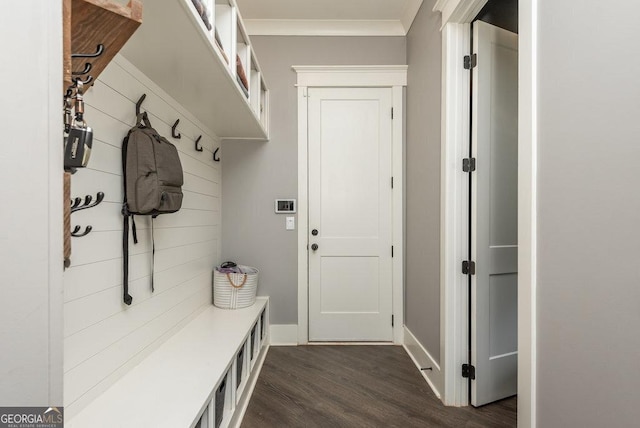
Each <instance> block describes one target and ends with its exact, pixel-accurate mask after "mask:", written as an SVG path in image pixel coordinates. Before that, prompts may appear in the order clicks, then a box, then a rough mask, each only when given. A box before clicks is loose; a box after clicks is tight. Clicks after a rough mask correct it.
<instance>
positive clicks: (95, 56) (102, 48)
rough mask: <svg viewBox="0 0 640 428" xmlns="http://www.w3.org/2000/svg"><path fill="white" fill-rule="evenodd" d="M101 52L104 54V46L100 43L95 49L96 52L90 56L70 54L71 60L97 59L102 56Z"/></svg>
mask: <svg viewBox="0 0 640 428" xmlns="http://www.w3.org/2000/svg"><path fill="white" fill-rule="evenodd" d="M103 52H104V45H103V44H102V43H100V44H99V45H98V47H97V48H96V52H95V53H92V54H85V53H79V54H71V58H98V57H99V56H100V55H102V53H103Z"/></svg>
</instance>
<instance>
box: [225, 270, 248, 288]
mask: <svg viewBox="0 0 640 428" xmlns="http://www.w3.org/2000/svg"><path fill="white" fill-rule="evenodd" d="M227 279H228V280H229V284H231V286H232V287H233V288H242V287H244V284H245V283H246V282H247V274H246V273H245V274H244V278H243V280H242V284H240V285H235V284H234V283H233V281H232V280H231V275H230V274H227Z"/></svg>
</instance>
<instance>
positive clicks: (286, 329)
mask: <svg viewBox="0 0 640 428" xmlns="http://www.w3.org/2000/svg"><path fill="white" fill-rule="evenodd" d="M269 344H270V345H271V346H298V324H271V325H270V326H269Z"/></svg>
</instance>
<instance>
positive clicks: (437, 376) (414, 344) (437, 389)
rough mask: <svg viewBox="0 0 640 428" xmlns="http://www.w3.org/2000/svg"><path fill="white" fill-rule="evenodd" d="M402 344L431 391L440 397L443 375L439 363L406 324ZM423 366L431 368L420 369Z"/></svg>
mask: <svg viewBox="0 0 640 428" xmlns="http://www.w3.org/2000/svg"><path fill="white" fill-rule="evenodd" d="M402 346H403V347H404V349H405V350H406V351H407V354H409V357H411V360H412V361H413V363H414V364H415V365H416V367H417V368H418V370H420V373H421V374H422V377H424V379H425V380H426V381H427V383H428V384H429V386H430V387H431V389H432V390H433V393H434V394H435V395H436V396H437V397H438V398H440V399H442V394H441V391H443V392H444V389H443V386H444V377H443V373H442V370H441V369H440V365H439V364H438V363H436V360H435V359H434V358H433V357H432V356H431V354H429V352H428V351H427V350H426V349H425V348H424V346H422V344H421V343H420V341H418V339H416V337H415V336H414V335H413V333H411V330H409V329H408V328H407V326H406V325H405V326H404V344H403V345H402ZM425 367H431V370H421V369H422V368H425Z"/></svg>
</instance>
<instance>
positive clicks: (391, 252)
mask: <svg viewBox="0 0 640 428" xmlns="http://www.w3.org/2000/svg"><path fill="white" fill-rule="evenodd" d="M391 257H393V245H392V246H391Z"/></svg>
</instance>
